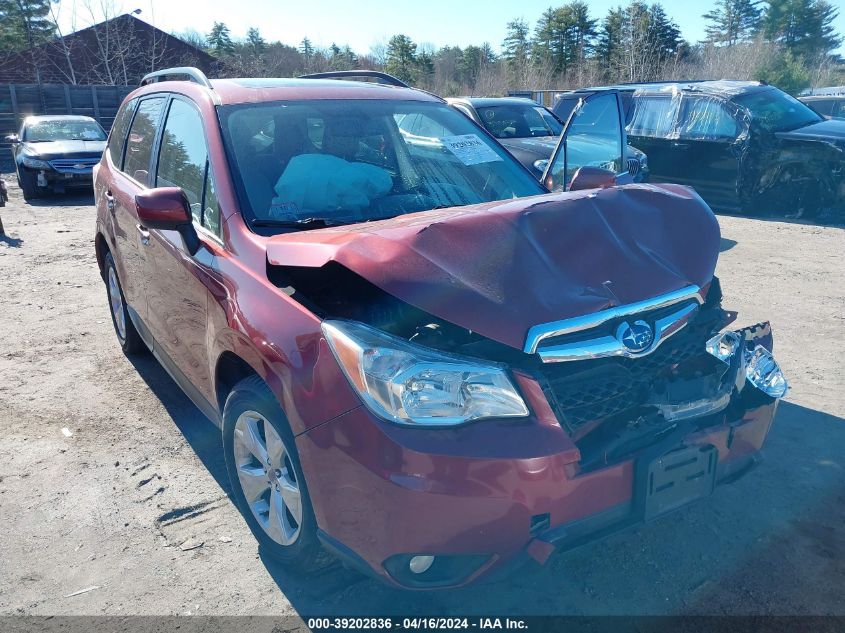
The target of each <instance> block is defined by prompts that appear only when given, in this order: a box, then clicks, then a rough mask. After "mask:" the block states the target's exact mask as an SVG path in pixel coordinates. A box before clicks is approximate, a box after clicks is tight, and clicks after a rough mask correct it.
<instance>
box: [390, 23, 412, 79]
mask: <svg viewBox="0 0 845 633" xmlns="http://www.w3.org/2000/svg"><path fill="white" fill-rule="evenodd" d="M384 67H385V70H386V71H387V72H388V73H390V74H391V75H393V76H394V77H397V78H398V79H401V80H402V81H405V82H407V83H414V82H415V81H416V80H417V77H418V69H417V45H416V44H414V42H413V40H411V38H410V37H408V36H407V35H394V36H393V37H391V38H390V41H389V42H388V43H387V62H386V63H385V66H384Z"/></svg>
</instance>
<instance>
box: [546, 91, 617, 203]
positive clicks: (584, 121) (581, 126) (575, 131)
mask: <svg viewBox="0 0 845 633" xmlns="http://www.w3.org/2000/svg"><path fill="white" fill-rule="evenodd" d="M623 117H624V115H623V111H622V102H621V100H620V98H619V94H618V93H617V92H616V91H615V90H606V91H602V92H596V93H593V94H590V95H588V96H586V97H583V98H582V99H581V100H580V101H579V102H578V104H577V105H576V106H575V107H574V108H573V110H572V112H571V113H570V115H569V118H568V120H567V122H566V126H565V127H564V129H563V132H562V133H561V135H560V139H559V140H558V144H557V147H556V148H555V151H554V153H553V154H552V157H551V159H550V161H549V164H548V166H547V167H546V171H545V173H544V174H543V183H544V184H545V185H546V187H548V188H549V190H551V191H563V190H567V189H569V188H570V185H571V184H572V178H573V176H574V175H575V173H576V172H577V171H578V169H580V168H581V167H599V168H602V169H606V170H608V171H612V172H613V173H614V174H621V173H623V172H624V171H625V170H626V169H627V167H626V161H625V152H624V148H625V147H626V144H627V140H626V136H625V127H624V123H623V121H624V118H623Z"/></svg>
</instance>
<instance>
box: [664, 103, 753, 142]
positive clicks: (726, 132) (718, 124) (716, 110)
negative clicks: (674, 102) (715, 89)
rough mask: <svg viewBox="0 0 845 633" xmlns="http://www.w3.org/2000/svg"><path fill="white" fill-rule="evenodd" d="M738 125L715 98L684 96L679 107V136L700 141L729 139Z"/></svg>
mask: <svg viewBox="0 0 845 633" xmlns="http://www.w3.org/2000/svg"><path fill="white" fill-rule="evenodd" d="M738 134H739V127H738V126H737V123H736V121H735V120H734V118H733V117H732V116H731V114H730V112H728V111H727V110H726V109H725V106H724V104H722V103H721V102H720V101H718V100H717V99H712V98H709V97H700V96H693V97H689V96H685V97H684V100H683V107H682V108H681V124H680V129H679V135H680V138H682V139H686V140H701V141H731V140H733V139H735V138H736V137H737V135H738Z"/></svg>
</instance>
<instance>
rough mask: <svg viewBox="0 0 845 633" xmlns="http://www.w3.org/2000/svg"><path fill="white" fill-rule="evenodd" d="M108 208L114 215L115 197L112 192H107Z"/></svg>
mask: <svg viewBox="0 0 845 633" xmlns="http://www.w3.org/2000/svg"><path fill="white" fill-rule="evenodd" d="M106 208H107V209H108V210H109V211H111V212H112V213H114V208H115V207H114V196H113V195H111V191H106Z"/></svg>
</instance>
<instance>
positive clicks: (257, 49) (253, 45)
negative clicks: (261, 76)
mask: <svg viewBox="0 0 845 633" xmlns="http://www.w3.org/2000/svg"><path fill="white" fill-rule="evenodd" d="M246 48H247V51H248V52H249V54H250V55H252V56H253V57H261V55H263V54H264V52H265V51H266V50H267V42H265V41H264V38H263V37H261V33H259V31H258V29H257V28H255V27H253V28H251V29H249V30H248V31H247V32H246Z"/></svg>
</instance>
